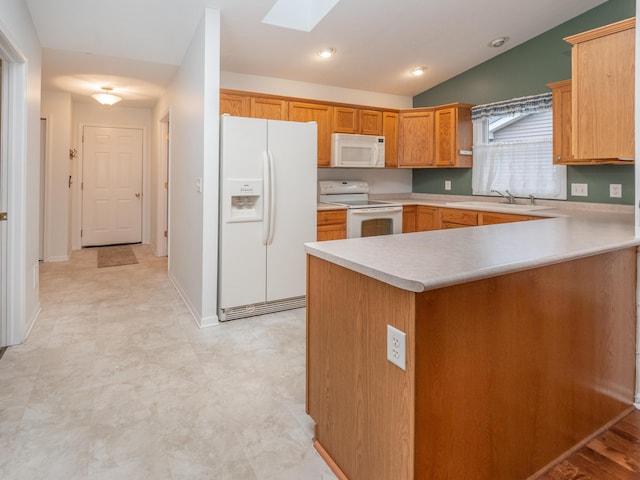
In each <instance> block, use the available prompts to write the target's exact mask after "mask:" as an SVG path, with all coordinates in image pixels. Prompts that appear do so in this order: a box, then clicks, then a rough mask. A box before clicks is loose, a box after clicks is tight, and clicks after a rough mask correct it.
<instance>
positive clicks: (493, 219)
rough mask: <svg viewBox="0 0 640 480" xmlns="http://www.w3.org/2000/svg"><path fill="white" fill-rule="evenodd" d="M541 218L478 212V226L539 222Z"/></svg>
mask: <svg viewBox="0 0 640 480" xmlns="http://www.w3.org/2000/svg"><path fill="white" fill-rule="evenodd" d="M540 218H541V217H532V216H531V215H516V214H515V213H497V212H478V225H495V224H498V223H511V222H525V221H527V220H538V219H540Z"/></svg>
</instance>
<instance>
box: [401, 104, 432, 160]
mask: <svg viewBox="0 0 640 480" xmlns="http://www.w3.org/2000/svg"><path fill="white" fill-rule="evenodd" d="M399 119H400V126H399V131H400V133H399V139H398V166H399V167H411V168H420V167H432V166H433V157H434V114H433V109H416V110H415V111H403V112H400V116H399Z"/></svg>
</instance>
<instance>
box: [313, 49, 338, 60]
mask: <svg viewBox="0 0 640 480" xmlns="http://www.w3.org/2000/svg"><path fill="white" fill-rule="evenodd" d="M335 53H336V49H335V48H333V47H327V48H323V49H321V50H318V51H317V52H316V55H318V56H319V57H321V58H330V57H333V56H334V55H335Z"/></svg>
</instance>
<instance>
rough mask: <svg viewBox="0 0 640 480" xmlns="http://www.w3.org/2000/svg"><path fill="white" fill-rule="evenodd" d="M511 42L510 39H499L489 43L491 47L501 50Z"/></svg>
mask: <svg viewBox="0 0 640 480" xmlns="http://www.w3.org/2000/svg"><path fill="white" fill-rule="evenodd" d="M508 41H509V37H498V38H496V39H495V40H492V41H491V42H490V43H489V46H490V47H493V48H499V47H501V46H503V45H504V44H505V43H507V42H508Z"/></svg>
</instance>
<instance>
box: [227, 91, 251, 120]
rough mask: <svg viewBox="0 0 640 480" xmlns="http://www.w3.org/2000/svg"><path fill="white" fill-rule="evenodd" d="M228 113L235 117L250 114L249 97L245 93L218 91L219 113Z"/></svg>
mask: <svg viewBox="0 0 640 480" xmlns="http://www.w3.org/2000/svg"><path fill="white" fill-rule="evenodd" d="M223 113H228V114H229V115H233V116H235V117H249V116H250V115H251V98H250V97H248V96H246V95H236V94H231V93H220V115H222V114H223Z"/></svg>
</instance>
